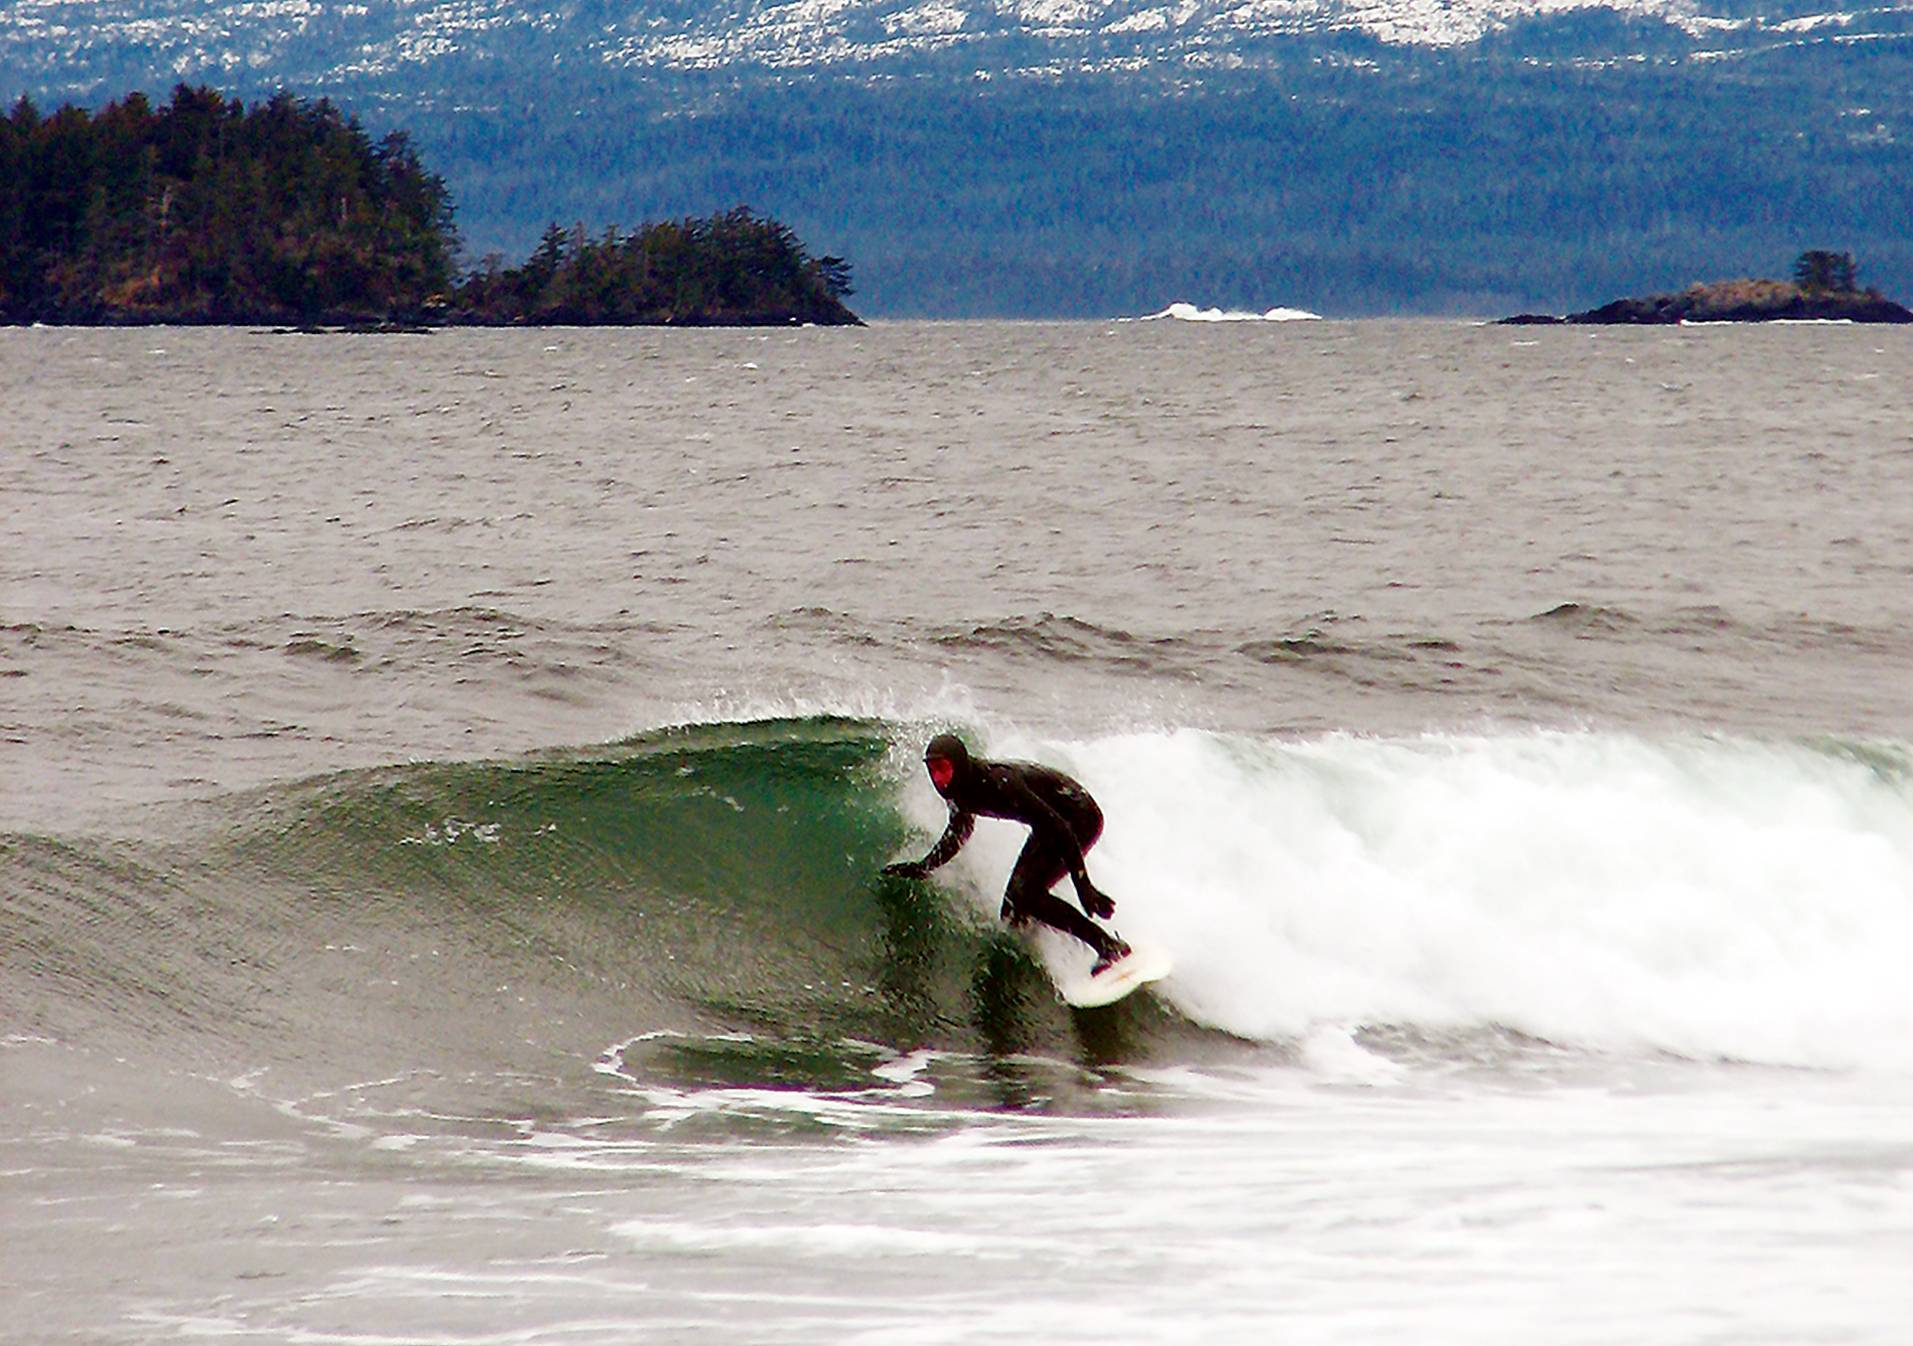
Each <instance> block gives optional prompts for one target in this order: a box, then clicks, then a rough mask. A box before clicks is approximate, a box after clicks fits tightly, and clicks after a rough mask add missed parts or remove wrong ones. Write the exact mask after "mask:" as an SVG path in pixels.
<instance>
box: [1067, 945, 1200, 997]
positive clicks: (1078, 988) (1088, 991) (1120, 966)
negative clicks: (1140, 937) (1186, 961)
mask: <svg viewBox="0 0 1913 1346" xmlns="http://www.w3.org/2000/svg"><path fill="white" fill-rule="evenodd" d="M1044 966H1045V967H1047V968H1048V969H1049V974H1050V980H1051V981H1053V982H1055V983H1056V989H1057V991H1058V992H1060V993H1061V995H1062V997H1063V999H1064V1000H1065V1001H1067V1002H1068V1003H1069V1004H1071V1005H1074V1006H1075V1007H1076V1008H1077V1009H1094V1008H1095V1007H1096V1006H1098V1005H1113V1004H1115V1003H1116V1002H1117V1001H1118V1000H1121V999H1122V998H1123V997H1124V996H1126V995H1128V994H1129V993H1130V992H1131V991H1134V990H1137V989H1139V988H1140V987H1143V986H1147V985H1148V984H1149V983H1150V982H1152V981H1161V980H1162V979H1163V978H1164V977H1166V976H1168V975H1169V971H1170V968H1171V967H1172V966H1173V964H1172V963H1171V961H1170V958H1169V951H1168V950H1167V949H1159V948H1157V947H1156V946H1155V945H1153V944H1137V943H1135V942H1134V941H1133V940H1132V941H1131V942H1130V949H1129V956H1128V957H1127V958H1122V959H1118V960H1117V961H1116V962H1114V963H1112V964H1110V966H1109V967H1108V968H1107V969H1105V970H1104V971H1103V973H1102V974H1101V975H1100V976H1095V977H1092V976H1090V975H1089V968H1090V965H1089V964H1088V963H1077V962H1074V961H1072V962H1070V963H1069V964H1067V965H1064V966H1059V964H1058V962H1057V961H1052V960H1049V959H1045V960H1044Z"/></svg>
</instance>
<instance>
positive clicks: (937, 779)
mask: <svg viewBox="0 0 1913 1346" xmlns="http://www.w3.org/2000/svg"><path fill="white" fill-rule="evenodd" d="M924 765H925V766H927V767H929V768H930V784H932V785H934V786H936V787H937V793H938V794H942V793H943V792H944V791H946V790H948V789H949V788H950V782H951V781H953V780H955V779H956V763H954V762H952V761H950V760H949V759H948V758H946V757H932V758H931V759H930V760H929V761H928V762H926V763H924Z"/></svg>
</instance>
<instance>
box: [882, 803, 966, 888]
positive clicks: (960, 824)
mask: <svg viewBox="0 0 1913 1346" xmlns="http://www.w3.org/2000/svg"><path fill="white" fill-rule="evenodd" d="M975 827H976V815H975V814H974V813H971V812H969V811H968V810H967V809H960V808H956V807H954V806H952V807H951V809H950V822H949V825H948V826H947V827H945V828H944V829H943V835H942V836H940V837H938V838H937V844H936V845H934V846H932V847H931V848H930V853H929V854H928V855H926V856H924V857H923V859H921V860H905V861H902V862H901V863H899V864H894V865H885V866H884V867H883V872H884V873H886V874H894V875H896V876H898V877H899V878H905V879H920V878H922V877H923V876H924V875H925V874H928V873H929V872H930V871H931V870H933V869H940V868H941V867H942V866H944V865H945V864H947V863H949V860H950V857H951V856H953V855H955V854H956V853H957V852H958V851H960V850H962V849H963V843H964V842H966V841H968V840H969V839H970V833H971V831H972V830H973V829H974V828H975Z"/></svg>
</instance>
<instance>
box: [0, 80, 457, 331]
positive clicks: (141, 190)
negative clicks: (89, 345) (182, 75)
mask: <svg viewBox="0 0 1913 1346" xmlns="http://www.w3.org/2000/svg"><path fill="white" fill-rule="evenodd" d="M0 184H4V186H0V316H4V317H5V318H6V319H7V320H9V321H13V322H31V321H61V322H101V321H108V320H120V321H148V322H155V321H166V322H233V321H271V320H288V321H289V320H321V319H323V320H329V321H353V320H361V321H372V320H385V319H391V318H395V317H406V316H416V315H417V314H419V313H420V312H422V311H423V310H425V309H426V308H427V307H428V306H430V305H431V304H433V303H434V302H438V303H442V302H443V301H444V297H445V295H446V294H447V293H448V292H449V291H450V289H451V286H452V282H453V279H454V277H453V272H452V267H453V259H454V253H455V249H456V246H457V241H456V235H455V234H454V232H453V228H452V206H451V200H450V197H449V196H448V194H447V192H446V190H445V184H444V182H443V181H442V180H441V179H440V178H439V177H438V176H437V175H436V174H434V173H430V172H427V171H426V170H425V169H424V167H422V166H421V165H420V163H419V160H418V156H417V155H416V154H415V153H414V152H413V150H412V147H411V144H410V142H409V141H408V140H407V139H406V138H405V136H404V135H403V134H400V133H397V132H394V133H392V134H391V135H388V136H386V137H384V138H383V139H382V140H379V141H377V142H374V141H373V140H372V138H371V137H370V136H369V135H367V134H366V132H365V131H364V130H363V128H361V127H360V126H359V124H358V123H357V122H356V121H354V120H352V119H350V118H348V117H346V116H345V115H344V114H343V113H341V112H340V111H339V109H338V108H337V107H335V106H333V104H331V103H330V102H327V101H325V100H323V99H321V100H319V101H317V102H304V101H301V100H299V99H296V98H294V97H292V96H291V95H290V94H284V93H281V94H278V95H276V96H274V97H272V98H271V99H268V100H267V101H265V102H263V103H260V104H257V105H255V106H253V107H252V108H250V109H248V108H247V107H245V106H244V105H243V104H242V103H240V102H238V101H235V100H228V99H226V98H224V97H222V96H221V95H220V94H218V93H215V92H213V91H211V90H209V89H189V88H187V87H185V86H184V85H182V86H180V87H179V89H178V90H177V91H176V92H175V93H174V96H173V99H172V101H171V102H170V103H169V104H167V105H166V106H164V107H158V108H155V107H154V106H153V105H152V104H151V103H150V102H149V101H148V100H147V99H146V97H145V96H144V95H143V94H137V93H135V94H131V95H129V96H127V97H126V98H124V99H121V100H119V101H116V102H112V103H109V104H107V105H106V107H104V108H103V109H101V110H100V112H99V113H98V114H97V115H89V114H88V113H87V112H85V111H84V110H82V109H79V108H74V107H71V106H69V107H64V108H61V109H60V110H59V111H57V112H55V113H53V114H52V115H51V116H46V117H42V116H41V114H40V112H39V111H38V110H37V109H36V108H35V107H34V106H33V104H32V102H31V101H30V100H27V99H24V98H23V99H21V100H20V101H19V102H18V103H16V104H15V105H14V107H13V109H12V112H11V113H10V114H9V115H8V116H7V117H5V118H4V119H0Z"/></svg>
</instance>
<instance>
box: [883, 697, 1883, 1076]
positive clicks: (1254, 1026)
mask: <svg viewBox="0 0 1913 1346" xmlns="http://www.w3.org/2000/svg"><path fill="white" fill-rule="evenodd" d="M977 746H978V747H979V748H980V749H982V750H984V751H986V752H987V753H988V754H989V755H992V756H1022V757H1033V758H1038V759H1041V760H1044V761H1049V762H1053V763H1056V764H1058V765H1060V766H1062V767H1063V768H1064V769H1066V770H1069V771H1071V772H1073V773H1074V774H1076V775H1078V776H1079V777H1081V778H1082V780H1083V781H1084V782H1085V783H1086V784H1087V785H1088V786H1089V787H1090V789H1091V791H1092V792H1093V793H1094V794H1095V796H1096V797H1097V799H1098V800H1099V801H1100V802H1101V803H1102V805H1103V808H1104V811H1105V813H1106V815H1107V819H1108V826H1107V830H1106V832H1105V833H1104V837H1103V840H1102V842H1101V844H1100V845H1099V846H1097V848H1096V849H1095V851H1094V852H1093V854H1092V858H1091V862H1090V869H1091V873H1092V875H1093V876H1094V877H1095V878H1096V880H1097V882H1098V884H1099V885H1100V886H1102V887H1103V888H1105V889H1106V890H1107V891H1108V892H1109V893H1110V894H1111V895H1112V896H1113V897H1115V898H1116V900H1117V903H1118V910H1117V919H1116V922H1115V924H1116V925H1117V926H1118V928H1119V929H1121V930H1122V931H1123V932H1124V933H1125V934H1131V935H1134V936H1138V937H1141V938H1144V939H1147V940H1149V941H1151V942H1153V943H1157V944H1162V945H1165V946H1166V947H1168V948H1169V950H1170V951H1171V952H1172V954H1173V955H1174V957H1175V960H1176V971H1175V974H1174V975H1173V976H1172V977H1171V978H1170V979H1169V980H1168V981H1167V982H1165V983H1163V989H1164V992H1165V993H1166V994H1167V995H1168V996H1169V997H1170V998H1171V999H1172V1000H1173V1001H1175V1002H1176V1003H1177V1004H1178V1006H1179V1007H1180V1008H1181V1009H1183V1010H1184V1011H1185V1012H1187V1013H1189V1014H1190V1015H1192V1016H1194V1017H1195V1018H1197V1019H1199V1020H1201V1021H1203V1022H1206V1023H1209V1024H1211V1025H1213V1026H1216V1027H1219V1028H1223V1029H1226V1030H1228V1031H1230V1032H1234V1033H1239V1034H1243V1035H1247V1036H1252V1037H1258V1038H1269V1039H1304V1040H1306V1041H1307V1042H1309V1043H1312V1044H1314V1046H1313V1047H1312V1048H1311V1052H1312V1053H1313V1054H1315V1055H1323V1056H1329V1057H1333V1058H1335V1059H1336V1060H1337V1061H1338V1062H1340V1063H1341V1065H1343V1066H1347V1065H1349V1064H1351V1063H1352V1062H1353V1061H1354V1060H1355V1058H1353V1057H1352V1056H1350V1055H1349V1051H1350V1050H1358V1049H1354V1048H1353V1047H1352V1044H1350V1045H1349V1048H1348V1049H1343V1048H1342V1047H1341V1046H1340V1045H1339V1043H1340V1040H1339V1039H1337V1038H1336V1037H1334V1036H1333V1035H1332V1034H1330V1035H1326V1036H1324V1035H1322V1030H1323V1028H1324V1026H1330V1027H1339V1028H1342V1029H1352V1028H1357V1027H1361V1026H1365V1025H1383V1024H1392V1025H1412V1026H1418V1027H1422V1028H1427V1029H1439V1030H1446V1029H1453V1028H1468V1027H1486V1026H1491V1025H1492V1026H1499V1027H1503V1028H1509V1029H1514V1030H1516V1031H1519V1032H1523V1033H1527V1034H1531V1035H1534V1036H1537V1037H1541V1038H1544V1039H1548V1040H1550V1041H1555V1042H1560V1043H1564V1044H1571V1045H1575V1046H1580V1047H1589V1048H1595V1049H1607V1050H1624V1051H1641V1050H1648V1051H1666V1052H1672V1053H1676V1054H1679V1055H1683V1056H1689V1057H1696V1058H1701V1059H1711V1058H1726V1059H1736V1060H1748V1061H1757V1062H1767V1063H1775V1064H1786V1065H1801V1066H1816V1067H1828V1068H1852V1067H1876V1068H1887V1069H1895V1070H1905V1069H1913V976H1909V975H1908V972H1907V969H1908V968H1909V967H1913V785H1910V784H1909V781H1908V774H1907V771H1906V769H1905V767H1904V766H1901V767H1898V768H1895V767H1892V766H1890V765H1889V766H1887V767H1884V768H1882V769H1877V770H1876V769H1875V768H1874V767H1873V766H1870V765H1869V764H1867V763H1866V762H1865V761H1862V760H1860V759H1859V757H1857V756H1842V755H1838V754H1832V753H1825V752H1819V751H1815V750H1812V749H1810V748H1808V747H1805V746H1798V745H1791V744H1764V743H1755V742H1747V741H1733V740H1719V739H1702V738H1694V739H1687V740H1679V741H1670V742H1661V743H1654V742H1647V741H1643V740H1640V739H1636V738H1631V737H1627V736H1622V735H1614V734H1599V733H1522V734H1511V735H1507V736H1478V737H1446V736H1429V737H1424V738H1417V739H1407V740H1374V739H1359V738H1352V737H1329V738H1324V739H1317V740H1312V741H1306V742H1270V741H1261V740H1253V739H1245V738H1239V737H1229V736H1223V735H1216V734H1209V733H1204V732H1198V731H1194V730H1177V731H1168V732H1154V733H1136V734H1125V735H1120V736H1113V737H1107V738H1100V739H1096V740H1093V741H1086V742H1044V741H1038V740H1034V739H1029V738H1023V737H1018V738H1012V739H1005V740H1001V741H992V742H988V743H982V744H978V745H977ZM1891 751H1892V752H1894V753H1898V754H1901V755H1904V753H1905V750H1904V749H1893V750H1891ZM907 798H908V800H909V801H910V808H911V809H912V810H913V811H914V812H915V813H916V814H917V816H918V818H919V820H920V821H922V822H923V823H924V824H925V825H926V826H931V825H934V824H935V823H936V822H937V821H939V819H938V817H937V812H938V810H937V801H936V800H935V798H934V796H932V795H931V794H930V792H929V790H928V788H927V786H924V787H921V788H920V789H917V788H913V789H912V790H911V791H910V793H909V794H908V795H907ZM1022 835H1023V834H1022V831H1021V829H1018V828H1015V827H1013V826H1010V825H1008V824H987V823H986V824H984V825H982V826H980V827H979V829H978V835H977V838H976V840H975V841H974V842H973V843H972V844H971V846H970V847H969V848H968V849H967V850H966V851H965V853H964V854H963V856H961V857H960V858H959V861H958V862H957V864H956V865H954V866H952V871H953V872H954V873H955V874H956V875H957V876H958V882H960V883H961V884H962V885H963V886H964V887H965V888H967V889H968V890H970V891H971V892H972V893H973V894H974V897H975V900H976V901H977V903H978V906H979V910H980V911H984V912H991V911H994V907H995V902H996V899H997V896H998V895H999V894H1000V892H1001V887H1002V883H1003V877H1004V875H1005V874H1006V873H1007V872H1008V867H1009V864H1010V863H1011V862H1012V860H1013V859H1014V855H1015V851H1016V849H1017V847H1018V846H1019V845H1020V844H1021V840H1022ZM1065 886H1066V885H1065Z"/></svg>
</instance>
